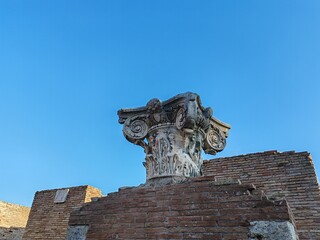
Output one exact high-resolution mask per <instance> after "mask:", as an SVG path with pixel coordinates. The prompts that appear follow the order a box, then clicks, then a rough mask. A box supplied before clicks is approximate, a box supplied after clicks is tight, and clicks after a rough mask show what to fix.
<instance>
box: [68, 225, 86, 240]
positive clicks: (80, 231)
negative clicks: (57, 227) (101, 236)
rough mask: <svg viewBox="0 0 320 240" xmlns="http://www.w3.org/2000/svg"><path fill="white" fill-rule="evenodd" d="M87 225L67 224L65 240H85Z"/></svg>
mask: <svg viewBox="0 0 320 240" xmlns="http://www.w3.org/2000/svg"><path fill="white" fill-rule="evenodd" d="M88 228H89V226H88V225H81V226H69V228H68V236H67V240H86V236H87V231H88Z"/></svg>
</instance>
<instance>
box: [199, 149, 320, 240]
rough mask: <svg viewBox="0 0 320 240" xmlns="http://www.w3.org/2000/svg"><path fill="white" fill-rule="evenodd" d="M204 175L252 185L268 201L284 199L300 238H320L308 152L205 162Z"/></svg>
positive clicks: (318, 202)
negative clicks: (270, 199) (231, 179)
mask: <svg viewBox="0 0 320 240" xmlns="http://www.w3.org/2000/svg"><path fill="white" fill-rule="evenodd" d="M203 173H204V175H205V176H215V177H216V178H217V179H219V178H221V179H225V178H233V179H240V180H241V182H242V183H244V184H246V183H253V184H254V185H256V187H257V189H259V190H260V191H261V192H262V194H264V195H266V196H269V198H274V199H281V198H285V199H286V200H287V202H288V204H289V206H290V208H291V210H292V212H293V215H294V218H295V222H296V227H297V230H298V234H299V237H300V239H320V193H319V184H318V182H317V177H316V174H315V170H314V166H313V163H312V158H311V156H310V154H309V153H308V152H299V153H296V152H294V151H290V152H283V153H280V152H277V151H267V152H261V153H253V154H246V155H240V156H235V157H226V158H216V159H213V160H210V161H205V162H204V165H203Z"/></svg>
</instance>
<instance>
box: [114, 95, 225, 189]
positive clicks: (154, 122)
mask: <svg viewBox="0 0 320 240" xmlns="http://www.w3.org/2000/svg"><path fill="white" fill-rule="evenodd" d="M118 115H119V123H121V124H123V125H124V126H123V133H124V135H125V137H126V139H127V140H128V141H130V142H132V143H134V144H136V145H139V146H141V147H143V148H144V151H145V153H146V158H145V160H146V161H145V162H144V166H145V168H146V172H147V183H148V184H156V185H162V184H166V183H171V182H179V181H182V180H184V179H186V178H189V177H197V176H200V175H201V167H202V163H203V161H202V156H201V152H202V150H204V151H205V152H206V153H209V154H215V153H216V152H220V151H222V150H223V149H224V147H225V145H226V138H227V136H228V131H229V129H230V126H229V125H228V124H225V123H222V122H220V121H219V120H217V119H216V118H214V117H213V116H212V109H211V108H204V107H203V106H202V104H201V101H200V97H199V96H198V95H197V94H195V93H190V92H188V93H184V94H179V95H177V96H175V97H173V98H170V99H169V100H167V101H163V102H161V101H160V100H159V99H152V100H150V101H149V102H148V103H147V105H146V106H145V107H140V108H135V109H121V110H119V111H118Z"/></svg>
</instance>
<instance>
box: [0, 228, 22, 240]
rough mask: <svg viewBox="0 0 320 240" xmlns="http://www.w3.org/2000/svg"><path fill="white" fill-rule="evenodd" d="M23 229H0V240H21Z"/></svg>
mask: <svg viewBox="0 0 320 240" xmlns="http://www.w3.org/2000/svg"><path fill="white" fill-rule="evenodd" d="M24 231H25V228H18V227H10V228H5V227H0V240H20V239H22V236H23V233H24Z"/></svg>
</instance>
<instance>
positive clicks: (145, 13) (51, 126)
mask: <svg viewBox="0 0 320 240" xmlns="http://www.w3.org/2000/svg"><path fill="white" fill-rule="evenodd" d="M319 12H320V2H319V1H310V0H308V1H292V0H290V1H289V0H288V1H278V0H277V1H256V0H252V1H236V0H234V1H185V0H184V1H182V0H181V1H138V0H137V1H78V0H77V1H59V0H56V1H31V0H30V1H23V0H20V1H18V0H10V1H9V0H8V1H6V0H3V1H0V161H1V174H0V187H1V188H0V189H1V191H0V200H3V201H8V202H13V203H18V204H22V205H27V206H30V205H31V203H32V200H33V195H34V193H35V192H36V191H38V190H44V189H52V188H61V187H69V186H77V185H86V184H89V185H93V186H95V187H98V188H100V189H101V190H102V191H103V192H104V193H105V194H106V193H108V192H112V191H116V190H117V189H118V188H119V187H122V186H135V185H139V184H140V183H143V182H144V181H145V171H144V167H143V166H142V161H143V160H144V153H143V150H142V148H140V147H137V146H134V145H133V144H131V143H129V142H127V141H126V140H125V138H124V137H123V135H122V126H121V125H120V124H118V118H117V110H118V109H120V108H129V107H138V106H144V105H145V104H146V103H147V101H148V100H149V99H151V98H154V97H157V98H159V99H161V100H166V99H168V98H170V97H172V96H174V95H176V94H178V93H183V92H186V91H192V92H196V93H198V94H199V95H200V96H201V98H202V103H203V105H204V106H206V107H208V106H210V107H212V108H213V109H214V115H215V116H216V117H217V118H219V119H220V120H222V121H224V122H227V123H229V124H231V125H232V129H231V130H230V134H229V138H228V141H227V147H226V149H225V150H224V151H223V152H221V153H219V154H217V155H216V156H210V155H204V156H203V157H204V159H211V158H216V157H223V156H234V155H239V154H246V153H253V152H259V151H266V150H274V149H276V150H278V151H288V150H296V151H309V152H310V153H311V154H312V156H313V159H314V163H315V167H316V169H317V171H318V174H319V173H320V172H319V171H320V170H319V169H320V149H319V147H320V146H319V142H320V141H319V136H320V125H319V123H320V108H319V103H320V94H319V90H320V30H319V26H320V14H319Z"/></svg>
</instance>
